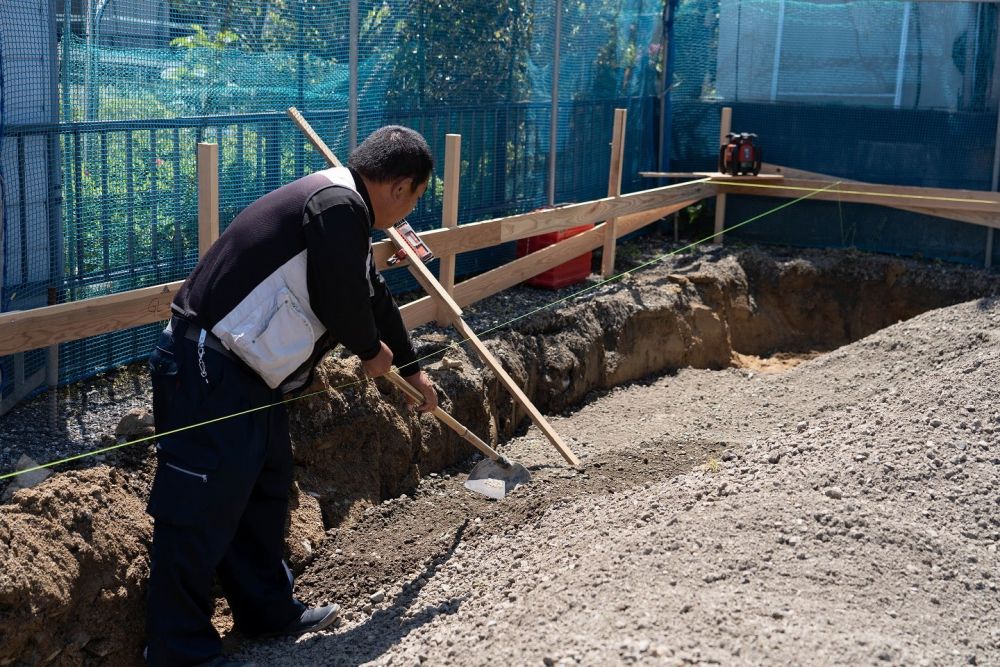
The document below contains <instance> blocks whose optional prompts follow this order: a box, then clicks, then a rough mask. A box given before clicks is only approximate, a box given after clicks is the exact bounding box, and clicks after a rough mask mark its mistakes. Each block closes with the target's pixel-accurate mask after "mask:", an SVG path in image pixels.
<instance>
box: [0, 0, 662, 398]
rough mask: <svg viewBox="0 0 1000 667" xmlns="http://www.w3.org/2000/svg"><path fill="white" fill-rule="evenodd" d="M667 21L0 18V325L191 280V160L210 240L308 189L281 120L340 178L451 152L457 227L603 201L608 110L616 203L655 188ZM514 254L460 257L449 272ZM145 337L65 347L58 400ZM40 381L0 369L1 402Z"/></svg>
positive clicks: (122, 13) (293, 4)
mask: <svg viewBox="0 0 1000 667" xmlns="http://www.w3.org/2000/svg"><path fill="white" fill-rule="evenodd" d="M560 5H561V6H562V14H561V15H560V16H559V17H558V18H559V19H560V23H561V25H560V29H559V33H558V39H559V49H558V50H557V49H556V48H555V46H556V39H557V33H556V27H557V26H556V23H557V21H556V18H557V16H556V7H558V6H560ZM662 11H663V7H662V4H661V3H658V2H650V1H648V0H645V1H644V0H598V1H597V2H586V3H585V2H581V1H579V0H572V1H566V0H564V1H563V2H561V3H557V2H555V1H554V0H547V1H542V0H538V1H535V0H498V1H497V2H490V3H483V2H478V1H476V0H456V1H454V2H449V3H436V2H435V3H431V2H424V1H422V0H409V1H405V0H385V1H378V2H375V1H372V0H358V1H356V2H350V1H345V0H242V1H240V2H236V1H235V0H6V1H5V2H4V9H3V12H2V13H0V40H2V43H0V75H2V76H3V81H2V83H0V100H2V104H3V111H2V114H0V122H2V124H3V125H2V129H0V139H2V145H0V170H2V171H0V174H2V186H3V187H2V192H3V198H4V199H3V225H2V230H3V266H2V270H0V276H2V280H0V310H4V311H10V310H18V309H27V308H35V307H38V306H42V305H46V304H48V303H62V302H68V301H76V300H79V299H84V298H87V297H91V296H98V295H104V294H111V293H116V292H121V291H124V290H130V289H134V288H138V287H142V286H147V285H155V284H160V283H164V282H168V281H173V280H179V279H182V278H184V277H185V276H186V275H187V274H188V272H189V271H190V270H191V268H192V267H193V265H194V263H195V262H196V261H197V244H198V230H197V179H196V173H195V154H196V151H195V147H196V144H197V143H198V142H199V141H214V142H217V143H218V144H219V146H220V219H221V221H222V225H223V228H224V227H225V225H226V224H227V223H228V221H229V220H231V219H232V218H233V216H234V215H235V214H236V213H237V212H239V211H240V210H241V209H242V208H243V207H245V206H246V205H247V204H249V203H250V202H252V201H253V200H254V199H256V198H257V197H259V196H261V195H263V194H264V193H266V192H268V191H270V190H272V189H274V188H276V187H278V186H280V185H282V184H283V183H287V182H289V181H291V180H292V179H294V178H296V177H298V176H301V175H303V174H305V173H309V172H311V171H314V170H316V169H319V168H322V167H323V161H322V159H321V158H320V156H319V155H317V154H316V152H315V151H313V150H312V148H311V147H310V146H309V145H308V142H307V141H306V140H305V139H304V138H303V137H302V136H301V135H300V134H299V132H298V130H297V129H296V128H295V127H294V125H292V124H291V122H290V121H289V120H288V119H287V118H286V116H285V115H284V110H285V109H286V108H287V107H288V106H292V105H294V106H296V107H298V108H299V109H300V110H301V111H303V112H304V114H305V116H306V118H307V119H308V120H309V121H310V122H311V124H312V125H313V126H314V128H315V129H316V130H317V131H318V133H319V134H320V135H321V136H322V137H323V138H324V139H325V141H326V142H327V144H328V145H329V146H330V147H331V148H332V149H333V150H334V152H336V153H337V154H338V155H339V156H340V157H341V158H346V156H347V155H348V154H349V152H350V150H351V148H352V147H353V146H355V145H356V143H357V142H358V141H360V140H362V139H363V138H364V137H365V136H367V134H369V133H370V132H371V131H373V130H374V129H376V128H378V127H380V126H381V125H384V124H387V123H400V124H404V125H409V126H411V127H414V128H416V129H418V130H419V131H421V132H422V133H423V134H424V135H425V136H426V137H427V139H428V141H429V142H430V144H431V147H432V149H433V151H434V154H435V157H436V159H437V162H438V164H439V165H443V162H444V142H445V134H447V133H460V134H461V135H462V167H461V196H460V212H461V221H462V222H468V221H474V220H481V219H485V218H489V217H495V216H501V215H507V214H511V213H516V212H523V211H527V210H532V209H534V208H537V207H540V206H543V205H545V204H546V203H547V202H548V201H549V199H552V200H554V201H557V202H566V201H575V200H583V199H588V198H596V197H601V196H604V195H605V194H606V192H607V178H608V159H609V142H610V137H611V127H612V116H613V109H614V108H615V107H616V106H623V107H627V108H628V109H629V113H630V115H629V134H628V145H627V149H628V162H627V164H626V169H625V173H626V177H625V181H624V185H623V188H624V189H625V190H626V191H628V190H631V189H636V188H638V187H641V186H642V185H643V183H641V182H640V180H639V179H638V177H637V176H636V173H637V171H638V170H639V169H651V168H655V166H656V165H655V160H656V150H657V139H656V137H655V136H654V134H652V133H651V130H652V127H651V126H652V123H653V114H654V113H655V111H654V109H655V102H656V99H657V98H656V86H655V82H656V80H657V76H658V75H657V73H656V72H657V71H659V68H662V62H661V61H662V57H661V55H660V54H661V51H662V49H660V45H659V42H660V32H661V30H660V29H661V17H662ZM557 51H558V53H559V54H560V59H561V60H560V62H559V63H555V62H554V57H555V56H556V53H557ZM557 64H558V68H559V70H560V77H559V86H558V100H559V105H558V108H557V110H556V113H557V119H556V120H557V127H558V133H557V146H556V150H555V151H550V142H549V134H550V125H551V118H552V104H551V101H552V94H553V86H552V83H553V76H552V74H553V71H554V69H555V66H556V65H557ZM550 155H554V156H555V159H556V162H555V163H554V167H555V169H556V172H555V175H556V190H555V192H554V193H552V192H549V189H548V171H549V167H550ZM442 174H443V171H442V170H441V169H438V171H437V173H436V174H435V176H434V180H433V183H432V187H431V188H429V195H428V196H426V197H425V198H424V199H423V200H422V201H421V202H420V204H419V208H418V209H417V210H416V211H415V212H414V213H413V215H412V216H411V223H413V224H414V226H415V227H416V228H418V229H426V228H429V227H436V226H438V225H439V224H440V215H441V194H442V189H443V183H442V181H441V177H442ZM512 254H513V248H512V247H510V246H505V247H502V248H495V249H490V250H487V251H481V252H476V253H467V254H464V255H462V256H460V257H459V260H458V267H457V270H458V273H459V275H463V274H468V273H471V272H476V271H482V270H484V269H488V268H492V267H493V266H496V265H498V264H500V263H503V262H505V261H507V260H509V259H510V258H511V256H512ZM404 274H405V272H399V271H397V272H391V273H389V274H387V275H388V277H389V278H390V280H391V281H395V282H396V285H395V287H396V288H397V289H398V288H401V287H402V288H405V287H407V286H411V285H412V283H408V280H409V278H408V276H405V275H404ZM404 283H405V284H404ZM158 327H159V325H155V324H154V325H149V326H145V327H139V328H137V329H133V330H130V331H124V332H117V333H115V334H109V335H102V336H95V337H93V338H89V339H84V340H80V341H76V342H71V343H66V344H63V345H61V346H60V355H59V357H60V366H59V371H60V379H61V381H63V382H67V381H71V380H74V379H77V378H80V377H83V376H87V375H90V374H93V373H94V372H96V371H99V370H101V369H105V368H109V367H114V366H116V365H119V364H122V363H124V362H127V361H129V360H131V359H136V358H139V357H141V356H143V355H144V354H146V353H147V351H148V349H149V348H150V347H151V345H152V342H153V337H154V336H155V332H156V330H157V329H158ZM23 362H27V366H25V365H24V363H23ZM44 362H45V355H44V353H43V352H42V353H38V352H36V353H32V354H30V355H23V356H19V357H18V358H17V359H15V358H14V357H7V358H4V359H0V370H2V371H3V379H2V381H0V396H6V395H7V394H8V393H9V392H10V390H11V387H12V382H13V378H14V376H15V375H21V376H25V377H27V376H31V375H32V374H33V373H35V372H36V371H37V370H38V368H41V367H42V366H44ZM15 365H16V366H17V368H16V369H15Z"/></svg>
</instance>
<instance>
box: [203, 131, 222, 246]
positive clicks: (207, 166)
mask: <svg viewBox="0 0 1000 667" xmlns="http://www.w3.org/2000/svg"><path fill="white" fill-rule="evenodd" d="M218 238H219V145H218V144H209V143H200V144H198V257H204V255H205V253H206V252H207V251H208V249H209V248H210V247H211V245H212V244H213V243H215V240H216V239H218Z"/></svg>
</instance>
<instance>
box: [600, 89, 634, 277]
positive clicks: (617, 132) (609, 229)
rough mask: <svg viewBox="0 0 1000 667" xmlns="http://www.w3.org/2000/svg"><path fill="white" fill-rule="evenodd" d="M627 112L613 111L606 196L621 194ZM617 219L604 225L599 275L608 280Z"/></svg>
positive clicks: (612, 266)
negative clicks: (613, 118)
mask: <svg viewBox="0 0 1000 667" xmlns="http://www.w3.org/2000/svg"><path fill="white" fill-rule="evenodd" d="M627 114H628V112H627V111H626V110H625V109H615V125H614V128H613V129H612V130H611V170H610V172H609V173H608V196H609V197H619V196H621V193H622V165H623V164H624V161H625V160H624V157H625V121H626V118H627ZM617 222H618V219H617V218H611V219H610V220H608V221H607V222H606V223H605V225H604V253H603V255H602V256H601V275H602V276H604V277H605V278H610V277H611V276H613V275H614V273H615V241H616V239H617V238H618V237H617V236H616V235H615V225H616V224H617Z"/></svg>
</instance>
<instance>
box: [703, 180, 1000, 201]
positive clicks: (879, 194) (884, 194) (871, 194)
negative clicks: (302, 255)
mask: <svg viewBox="0 0 1000 667" xmlns="http://www.w3.org/2000/svg"><path fill="white" fill-rule="evenodd" d="M709 182H710V183H714V184H715V185H727V186H730V187H734V188H764V189H771V190H799V191H803V192H813V191H814V188H807V187H805V186H801V185H768V184H765V183H747V182H744V181H720V180H712V181H709ZM841 182H842V181H837V183H841ZM826 192H829V193H831V194H842V195H864V196H866V197H896V198H898V199H926V200H928V201H947V202H959V203H964V204H991V205H993V206H997V207H1000V201H996V200H992V199H966V198H963V197H938V196H934V195H906V194H899V193H895V192H866V191H864V190H826Z"/></svg>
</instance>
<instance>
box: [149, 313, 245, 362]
mask: <svg viewBox="0 0 1000 667" xmlns="http://www.w3.org/2000/svg"><path fill="white" fill-rule="evenodd" d="M167 330H168V331H173V332H174V333H176V334H177V335H180V336H183V337H184V338H187V339H188V340H190V341H194V342H195V343H197V342H199V339H200V338H201V331H202V330H201V328H200V327H198V326H195V325H193V324H191V323H190V322H188V321H187V320H185V319H183V318H181V317H177V316H176V315H174V316H173V317H171V318H170V322H168V323H167ZM204 345H205V347H207V348H208V349H210V350H213V351H214V352H218V353H219V354H221V355H222V356H224V357H225V358H226V359H230V360H232V361H235V362H238V363H239V364H241V365H242V364H243V361H242V360H241V359H240V358H239V357H237V356H236V355H235V354H233V353H232V352H230V351H229V350H227V349H226V346H225V345H223V344H222V341H220V340H219V339H218V338H217V337H216V336H215V334H213V333H212V332H211V331H208V330H206V331H205V340H204Z"/></svg>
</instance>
